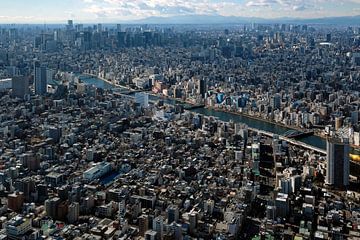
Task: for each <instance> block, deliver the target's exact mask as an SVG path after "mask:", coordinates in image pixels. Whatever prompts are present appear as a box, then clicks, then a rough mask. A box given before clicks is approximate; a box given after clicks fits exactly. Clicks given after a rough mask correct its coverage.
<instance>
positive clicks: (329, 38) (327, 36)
mask: <svg viewBox="0 0 360 240" xmlns="http://www.w3.org/2000/svg"><path fill="white" fill-rule="evenodd" d="M326 41H327V42H331V33H328V34H326Z"/></svg>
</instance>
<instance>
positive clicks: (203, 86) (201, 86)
mask: <svg viewBox="0 0 360 240" xmlns="http://www.w3.org/2000/svg"><path fill="white" fill-rule="evenodd" d="M198 93H199V94H200V95H201V96H202V97H203V98H204V97H205V93H206V80H205V79H201V80H199V81H198Z"/></svg>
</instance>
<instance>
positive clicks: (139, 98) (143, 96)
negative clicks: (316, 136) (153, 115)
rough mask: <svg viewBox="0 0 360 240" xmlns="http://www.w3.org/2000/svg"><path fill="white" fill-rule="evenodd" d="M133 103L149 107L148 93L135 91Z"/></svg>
mask: <svg viewBox="0 0 360 240" xmlns="http://www.w3.org/2000/svg"><path fill="white" fill-rule="evenodd" d="M135 103H136V104H138V105H139V106H140V107H143V108H147V107H149V94H147V93H135Z"/></svg>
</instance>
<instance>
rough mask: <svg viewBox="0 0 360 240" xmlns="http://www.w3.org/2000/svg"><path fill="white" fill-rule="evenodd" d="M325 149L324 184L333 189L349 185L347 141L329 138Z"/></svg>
mask: <svg viewBox="0 0 360 240" xmlns="http://www.w3.org/2000/svg"><path fill="white" fill-rule="evenodd" d="M326 149H327V150H326V151H327V166H326V184H328V185H331V186H334V187H344V186H347V185H349V171H350V169H349V164H350V163H349V149H350V147H349V140H348V139H337V138H329V139H327V141H326Z"/></svg>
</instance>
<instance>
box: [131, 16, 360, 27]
mask: <svg viewBox="0 0 360 240" xmlns="http://www.w3.org/2000/svg"><path fill="white" fill-rule="evenodd" d="M131 23H133V24H246V23H294V24H329V25H360V15H359V16H351V17H326V18H314V19H300V18H275V19H265V18H255V17H235V16H221V15H180V16H171V17H148V18H144V19H140V20H136V21H133V22H131Z"/></svg>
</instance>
